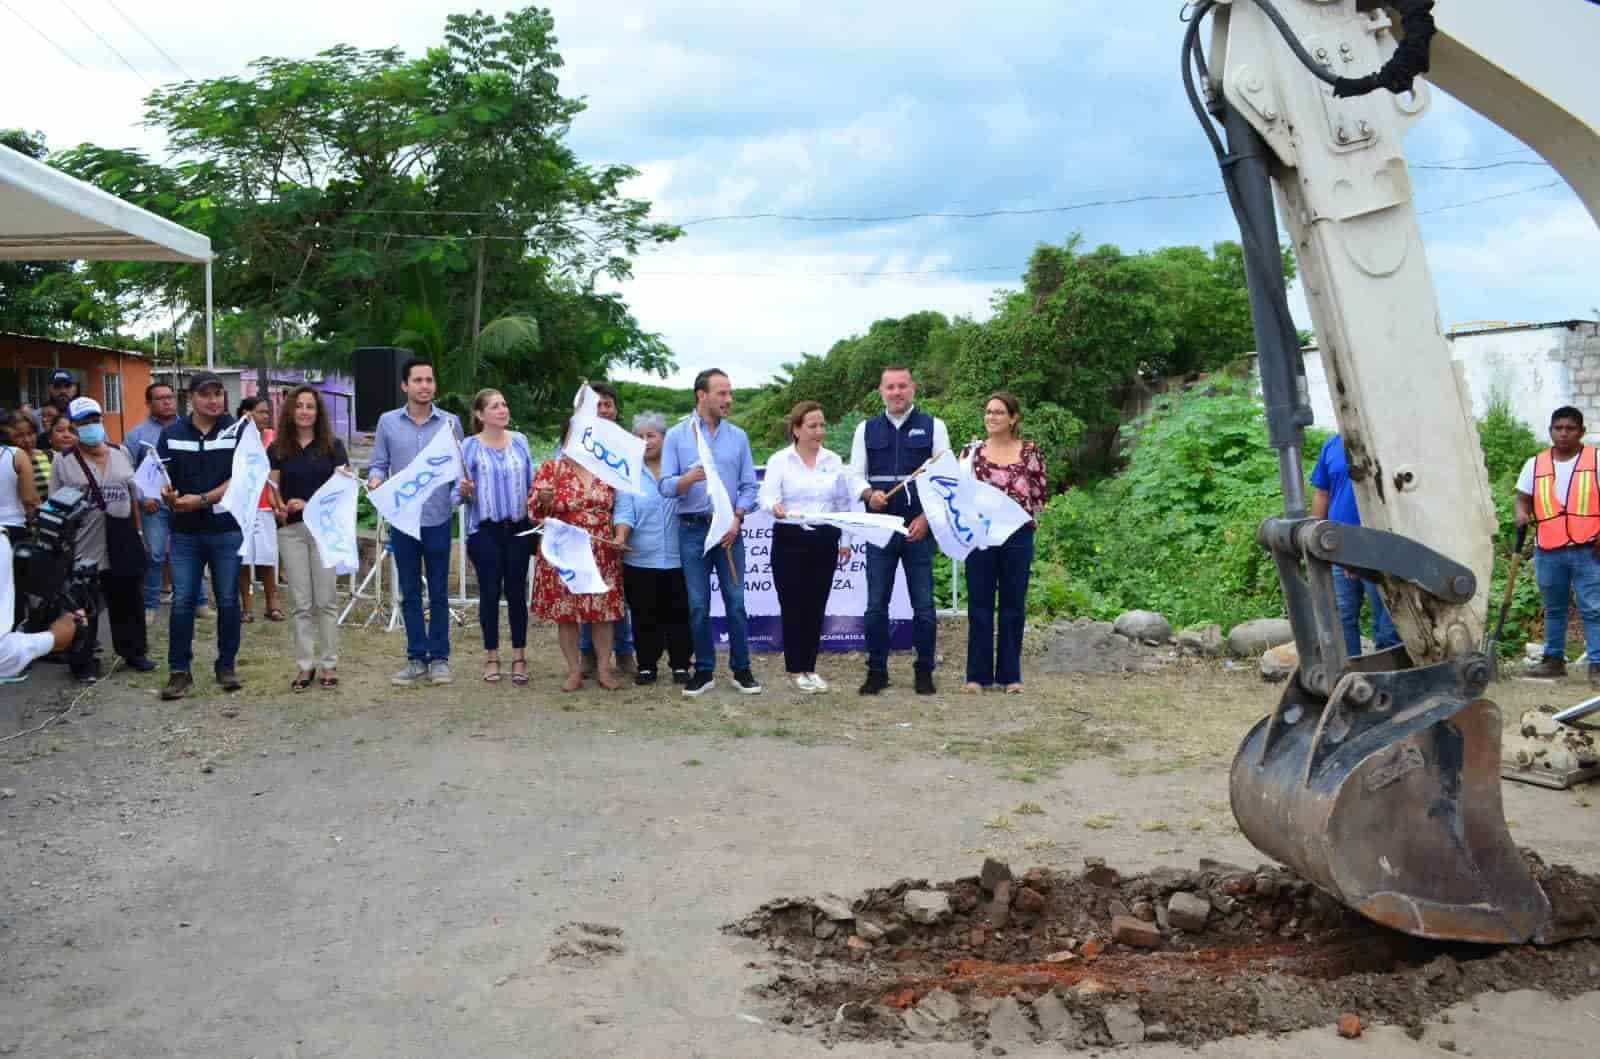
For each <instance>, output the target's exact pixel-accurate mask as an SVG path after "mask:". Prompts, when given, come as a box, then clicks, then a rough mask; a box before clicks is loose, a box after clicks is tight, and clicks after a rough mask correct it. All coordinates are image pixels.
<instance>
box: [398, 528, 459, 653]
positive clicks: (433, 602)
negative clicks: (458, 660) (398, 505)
mask: <svg viewBox="0 0 1600 1059" xmlns="http://www.w3.org/2000/svg"><path fill="white" fill-rule="evenodd" d="M450 527H451V521H450V520H446V521H444V522H441V523H439V524H438V525H437V526H423V527H422V539H421V540H420V541H419V540H417V539H416V538H415V537H411V536H407V535H406V534H404V533H401V532H400V531H398V530H396V531H395V532H394V533H393V534H392V535H390V537H389V544H390V545H391V546H392V547H393V548H394V565H395V568H396V569H398V570H399V571H400V616H401V617H402V618H404V619H405V624H406V657H407V658H409V659H411V660H412V661H413V662H444V661H447V660H448V659H449V658H450ZM424 569H426V570H427V574H428V617H427V621H426V623H424V621H423V617H422V574H423V570H424Z"/></svg>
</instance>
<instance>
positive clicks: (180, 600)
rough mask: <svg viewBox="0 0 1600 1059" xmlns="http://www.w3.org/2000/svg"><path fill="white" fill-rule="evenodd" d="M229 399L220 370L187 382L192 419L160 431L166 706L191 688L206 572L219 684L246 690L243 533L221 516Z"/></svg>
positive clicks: (231, 444) (228, 461)
mask: <svg viewBox="0 0 1600 1059" xmlns="http://www.w3.org/2000/svg"><path fill="white" fill-rule="evenodd" d="M231 426H233V417H232V416H230V415H228V394H227V391H225V390H224V389H223V388H222V380H221V379H220V378H218V376H217V374H216V373H215V372H210V371H197V372H195V373H194V374H193V375H191V376H190V377H189V415H188V417H187V418H183V419H179V420H178V421H177V422H175V423H173V424H171V425H170V426H168V427H167V428H166V429H164V430H163V431H161V440H160V441H158V442H157V443H156V456H157V457H158V458H159V459H161V460H162V462H164V463H165V464H166V466H167V478H168V480H169V481H170V483H171V484H170V485H168V486H167V487H166V488H165V489H163V490H162V492H161V498H162V499H163V500H165V501H166V503H167V506H168V507H170V508H171V509H172V560H171V561H172V616H171V618H170V624H169V626H168V630H169V631H168V635H167V671H168V677H167V686H166V687H164V688H162V689H161V697H162V699H164V700H166V701H169V702H170V701H172V700H174V699H181V698H183V697H184V696H185V695H187V694H188V693H189V689H190V688H192V687H194V677H193V676H192V675H190V672H189V666H190V664H191V663H192V662H193V661H194V612H195V607H196V606H197V605H198V604H199V601H200V580H201V578H202V577H203V576H204V575H205V572H206V571H207V570H208V569H209V570H210V571H211V590H212V592H214V593H215V594H216V604H217V662H216V674H217V683H218V684H219V685H220V686H221V687H222V690H223V691H238V690H239V689H240V688H241V687H243V686H244V685H243V684H242V683H241V682H240V680H239V675H238V673H237V672H235V670H234V663H235V662H236V660H237V659H238V656H239V628H240V613H239V566H240V562H239V547H240V545H241V544H242V543H243V541H244V535H243V534H241V533H240V532H239V524H238V523H237V522H235V521H234V519H233V516H232V515H230V514H228V513H227V512H226V511H218V510H216V506H217V505H218V504H220V503H221V502H222V497H223V495H224V494H226V493H227V491H228V481H229V479H230V478H232V477H233V450H234V449H235V448H236V447H237V446H238V443H239V439H238V437H237V435H236V434H234V433H229V431H228V428H229V427H231Z"/></svg>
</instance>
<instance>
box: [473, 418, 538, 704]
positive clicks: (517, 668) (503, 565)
mask: <svg viewBox="0 0 1600 1059" xmlns="http://www.w3.org/2000/svg"><path fill="white" fill-rule="evenodd" d="M510 424H511V408H510V406H509V405H507V404H506V399H505V397H504V396H503V395H502V394H501V393H500V391H499V390H479V391H478V394H477V396H476V397H474V398H473V399H472V422H471V424H470V425H469V426H468V427H467V430H468V435H469V436H468V437H467V440H466V441H465V442H464V443H462V446H461V460H462V478H461V480H460V481H459V482H457V483H456V488H455V494H456V495H455V499H457V500H459V501H460V502H461V504H462V506H463V507H465V508H466V513H467V557H468V558H470V559H471V560H472V568H473V570H475V571H476V572H477V574H478V627H479V628H480V629H481V630H482V631H483V679H484V681H485V682H486V683H489V684H498V683H499V682H500V598H501V593H502V591H503V592H504V594H505V601H506V617H507V619H508V620H509V621H510V623H511V683H513V684H515V685H517V687H519V688H520V687H525V686H526V685H527V683H528V651H527V648H528V558H529V556H530V555H531V553H532V545H531V544H530V543H529V542H530V541H531V540H532V539H533V538H531V537H519V536H518V534H519V533H522V532H524V531H526V530H529V529H532V528H533V526H532V524H531V523H529V521H528V496H529V494H530V493H531V492H532V491H533V456H532V454H531V453H530V452H529V451H528V439H527V438H525V437H523V436H522V435H521V434H519V433H517V432H516V431H515V430H510V429H507V428H508V427H509V426H510Z"/></svg>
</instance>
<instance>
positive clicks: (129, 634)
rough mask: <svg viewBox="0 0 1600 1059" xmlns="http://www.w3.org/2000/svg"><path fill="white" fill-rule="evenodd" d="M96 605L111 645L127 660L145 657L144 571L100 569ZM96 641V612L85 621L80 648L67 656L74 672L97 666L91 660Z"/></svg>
mask: <svg viewBox="0 0 1600 1059" xmlns="http://www.w3.org/2000/svg"><path fill="white" fill-rule="evenodd" d="M100 606H101V608H102V609H103V610H104V611H105V613H106V620H107V621H108V622H110V623H111V649H112V650H113V651H115V652H116V653H117V655H118V656H119V657H121V658H125V659H129V660H132V659H135V658H143V657H145V653H146V652H147V651H148V650H149V649H150V648H149V644H148V642H147V641H146V639H145V628H144V573H143V572H139V573H133V574H114V573H112V572H111V571H110V570H102V571H100ZM99 642H100V615H99V613H98V612H97V613H96V614H95V615H94V617H93V619H92V620H91V621H90V622H89V635H88V636H87V637H85V638H84V640H83V646H82V648H81V649H80V650H79V651H77V652H76V653H74V654H73V655H72V656H71V657H70V658H68V660H67V661H68V662H69V664H70V665H71V667H72V673H73V675H74V676H82V675H83V674H85V673H93V672H96V671H97V670H98V669H99V666H98V665H97V664H96V663H95V660H94V649H95V645H96V644H98V643H99Z"/></svg>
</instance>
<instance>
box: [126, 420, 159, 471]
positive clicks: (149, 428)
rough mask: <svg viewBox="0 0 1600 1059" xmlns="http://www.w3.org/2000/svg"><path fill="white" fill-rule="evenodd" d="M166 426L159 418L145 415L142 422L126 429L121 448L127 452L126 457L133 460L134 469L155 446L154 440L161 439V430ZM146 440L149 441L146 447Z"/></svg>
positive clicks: (136, 468)
mask: <svg viewBox="0 0 1600 1059" xmlns="http://www.w3.org/2000/svg"><path fill="white" fill-rule="evenodd" d="M166 426H167V424H165V423H163V422H161V421H160V420H159V419H156V418H154V417H146V418H145V420H144V422H142V423H140V424H139V425H138V426H136V427H134V428H133V429H132V430H130V431H128V433H127V435H126V436H125V437H124V438H123V439H122V448H123V450H124V451H126V452H127V454H128V459H129V460H131V461H132V462H133V469H134V470H136V471H137V470H138V469H139V464H141V463H143V462H144V458H145V457H146V456H148V455H149V454H150V450H151V449H153V448H155V447H156V442H158V441H160V440H161V431H162V430H164V429H165V428H166ZM146 442H149V446H148V447H146V445H145V443H146Z"/></svg>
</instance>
